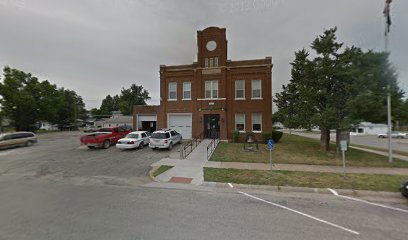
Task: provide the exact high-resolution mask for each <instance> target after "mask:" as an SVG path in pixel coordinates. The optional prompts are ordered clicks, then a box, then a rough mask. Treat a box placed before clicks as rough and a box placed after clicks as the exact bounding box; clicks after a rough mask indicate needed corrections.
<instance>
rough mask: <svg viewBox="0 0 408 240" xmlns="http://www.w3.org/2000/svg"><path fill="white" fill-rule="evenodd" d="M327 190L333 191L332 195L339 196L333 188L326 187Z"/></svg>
mask: <svg viewBox="0 0 408 240" xmlns="http://www.w3.org/2000/svg"><path fill="white" fill-rule="evenodd" d="M328 190H329V191H330V192H331V193H333V195H335V196H339V194H338V193H337V192H336V191H335V190H333V189H331V188H328Z"/></svg>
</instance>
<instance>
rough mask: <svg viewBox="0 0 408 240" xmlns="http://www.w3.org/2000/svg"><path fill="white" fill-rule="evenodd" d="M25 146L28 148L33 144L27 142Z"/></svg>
mask: <svg viewBox="0 0 408 240" xmlns="http://www.w3.org/2000/svg"><path fill="white" fill-rule="evenodd" d="M25 145H26V147H30V146H32V145H33V142H32V141H27V142H26V144H25Z"/></svg>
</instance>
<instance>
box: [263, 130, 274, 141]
mask: <svg viewBox="0 0 408 240" xmlns="http://www.w3.org/2000/svg"><path fill="white" fill-rule="evenodd" d="M261 137H262V142H263V143H267V142H268V140H269V139H272V132H262V134H261Z"/></svg>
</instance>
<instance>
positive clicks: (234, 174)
mask: <svg viewBox="0 0 408 240" xmlns="http://www.w3.org/2000/svg"><path fill="white" fill-rule="evenodd" d="M406 179H407V177H406V176H397V175H380V174H347V175H346V179H343V176H342V175H341V174H338V173H320V172H319V173H317V172H296V171H273V172H271V171H265V170H242V169H219V168H204V180H205V181H210V182H223V183H238V184H254V185H271V186H292V187H312V188H335V189H354V190H373V191H388V192H398V191H399V186H400V183H401V182H402V181H404V180H406Z"/></svg>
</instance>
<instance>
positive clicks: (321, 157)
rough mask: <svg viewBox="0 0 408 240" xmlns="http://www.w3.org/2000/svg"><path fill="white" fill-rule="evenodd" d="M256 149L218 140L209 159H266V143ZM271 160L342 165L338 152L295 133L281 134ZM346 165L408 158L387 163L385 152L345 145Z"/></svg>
mask: <svg viewBox="0 0 408 240" xmlns="http://www.w3.org/2000/svg"><path fill="white" fill-rule="evenodd" d="M259 146H260V149H261V151H259V152H244V151H243V150H242V147H243V144H242V143H223V142H221V143H219V145H218V147H217V149H216V150H215V152H214V154H213V155H212V157H211V161H221V162H254V163H257V162H258V163H268V162H269V151H268V149H267V145H266V144H260V145H259ZM331 149H335V147H334V145H332V146H331ZM272 156H273V162H274V163H287V164H316V165H338V166H341V165H342V160H341V154H339V156H336V154H335V151H334V150H333V151H330V152H325V151H322V150H320V146H319V141H318V140H316V139H310V138H306V137H301V136H297V135H289V134H284V135H283V137H282V138H281V140H280V142H279V143H278V144H275V148H274V150H273V152H272ZM346 161H347V165H348V166H359V167H404V168H407V167H408V162H406V161H401V160H397V159H394V162H393V163H392V164H390V163H388V158H387V157H386V156H381V155H377V154H373V153H368V152H364V151H360V150H356V149H351V148H349V149H348V150H347V152H346Z"/></svg>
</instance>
